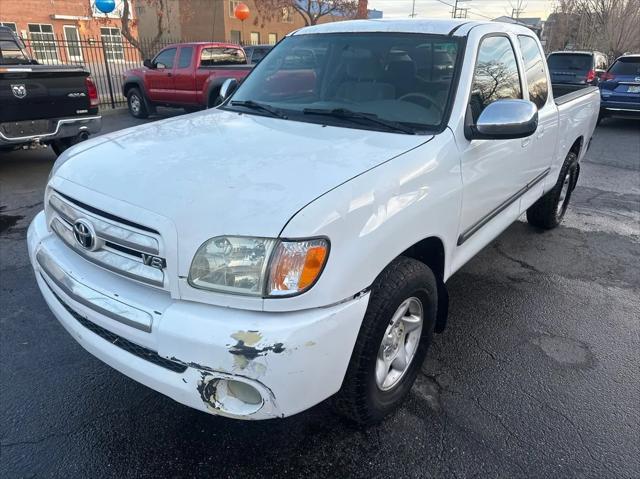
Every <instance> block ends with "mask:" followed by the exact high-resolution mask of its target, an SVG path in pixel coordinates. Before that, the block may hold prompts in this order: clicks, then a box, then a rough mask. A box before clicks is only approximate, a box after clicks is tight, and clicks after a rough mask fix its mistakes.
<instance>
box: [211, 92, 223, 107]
mask: <svg viewBox="0 0 640 479" xmlns="http://www.w3.org/2000/svg"><path fill="white" fill-rule="evenodd" d="M219 91H220V90H215V91H212V92H211V93H210V94H209V101H208V102H207V108H215V107H217V106H218V105H220V104H221V103H222V101H223V100H222V97H221V96H220V95H219Z"/></svg>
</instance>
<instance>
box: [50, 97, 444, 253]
mask: <svg viewBox="0 0 640 479" xmlns="http://www.w3.org/2000/svg"><path fill="white" fill-rule="evenodd" d="M431 138H432V136H417V135H416V136H413V135H405V134H395V133H381V132H377V131H368V130H358V129H349V128H338V127H323V126H322V125H316V124H311V123H303V122H295V121H287V120H281V119H276V118H269V117H263V116H257V115H247V114H238V113H234V112H226V111H223V110H208V111H204V112H199V113H195V114H191V115H185V116H181V117H176V118H171V119H168V120H163V121H158V122H155V123H149V124H146V125H144V126H138V127H134V128H130V129H127V130H122V131H120V132H116V133H111V134H106V135H103V136H100V137H98V138H95V139H93V140H89V141H87V142H83V143H81V144H79V145H77V146H76V147H74V148H73V149H71V150H69V151H68V154H66V155H65V156H64V157H62V158H61V162H60V164H59V165H56V169H55V176H56V177H61V178H64V179H66V180H68V181H70V182H73V183H75V184H77V185H81V186H83V187H84V188H88V189H91V190H94V191H96V192H97V193H100V194H101V195H104V196H106V197H108V198H113V199H115V200H120V201H122V202H126V203H128V204H131V205H134V206H136V207H139V208H142V209H146V210H148V211H151V212H154V213H156V214H157V215H160V216H162V217H165V218H167V219H169V220H170V221H171V222H173V223H174V225H175V227H176V229H177V232H178V235H179V236H180V237H181V238H186V237H188V238H190V240H191V241H195V242H198V241H199V242H202V241H204V240H206V239H208V238H211V237H213V236H217V235H222V234H228V235H249V236H267V237H276V236H278V235H279V233H280V231H281V230H282V228H283V227H284V226H285V224H286V223H287V221H288V220H289V219H290V218H291V217H292V216H293V215H294V214H295V213H296V212H297V211H299V210H300V209H301V208H303V207H304V206H305V205H307V204H308V203H310V202H311V201H313V200H314V199H316V198H317V197H318V196H320V195H322V194H324V193H326V192H327V191H329V190H331V189H332V188H335V187H336V186H338V185H340V184H342V183H344V182H345V181H348V180H349V179H351V178H353V177H354V176H357V175H359V174H361V173H363V172H365V171H367V170H368V169H370V168H373V167H375V166H376V165H379V164H380V163H382V162H385V161H388V160H390V159H392V158H394V157H396V156H398V155H400V154H402V153H404V152H406V151H408V150H410V149H412V148H415V147H416V146H418V145H420V144H422V143H425V142H427V141H429V140H430V139H431ZM78 199H79V200H81V201H82V198H78ZM92 206H94V207H97V208H100V209H102V210H105V211H108V210H109V205H92ZM149 226H152V225H149Z"/></svg>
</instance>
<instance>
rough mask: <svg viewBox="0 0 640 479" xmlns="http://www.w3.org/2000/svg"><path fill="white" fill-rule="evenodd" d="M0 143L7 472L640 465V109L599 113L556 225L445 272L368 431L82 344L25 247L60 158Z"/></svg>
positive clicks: (429, 471)
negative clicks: (187, 394) (226, 395)
mask: <svg viewBox="0 0 640 479" xmlns="http://www.w3.org/2000/svg"><path fill="white" fill-rule="evenodd" d="M163 113H165V114H174V113H173V112H170V111H167V112H163ZM175 113H177V112H175ZM165 116H166V115H165ZM138 123H141V121H140V120H134V119H132V118H131V117H129V115H128V114H127V113H126V112H125V111H120V112H116V113H111V114H108V115H107V116H106V117H105V128H104V131H105V132H106V131H113V130H117V129H121V128H124V127H128V126H132V125H135V124H138ZM0 155H1V156H0V297H1V300H0V304H1V308H0V375H1V378H0V394H1V396H0V416H1V432H0V434H1V438H0V450H1V458H0V476H2V477H65V478H68V477H97V476H101V477H119V478H120V477H256V476H276V477H280V476H290V475H295V476H301V475H304V476H309V477H505V478H512V477H580V478H583V477H594V478H613V477H615V478H637V477H640V399H639V397H640V366H639V364H640V363H639V351H640V321H639V320H640V317H639V311H640V294H639V293H640V273H639V271H640V247H639V244H640V122H637V121H636V122H634V121H623V120H616V119H611V120H606V121H604V122H603V123H602V125H601V126H600V127H598V129H597V130H596V134H595V136H594V139H593V143H592V145H591V148H590V150H589V152H588V153H587V156H586V159H585V161H584V162H583V164H582V170H581V176H580V181H579V183H578V187H577V189H576V190H575V193H574V196H573V198H572V204H571V205H570V207H569V211H568V213H567V216H566V217H565V220H564V223H563V224H562V225H561V226H560V227H559V228H557V229H555V230H553V231H550V232H541V231H538V230H535V229H534V228H532V227H530V226H529V225H528V224H527V223H526V222H524V221H519V222H517V223H515V224H513V225H512V226H511V227H510V228H509V229H508V230H507V231H506V232H504V233H503V234H502V235H501V236H500V237H499V238H498V239H497V240H496V241H494V242H493V243H492V244H491V245H490V246H488V247H487V248H486V249H485V250H484V251H483V252H482V253H480V254H479V255H478V256H477V257H476V258H474V259H473V260H472V261H471V262H470V263H468V264H467V265H466V266H465V267H463V268H462V270H460V271H459V272H458V273H456V275H455V276H453V277H452V278H451V279H450V280H449V282H448V286H449V292H450V300H451V309H450V315H449V325H448V328H447V330H446V331H445V332H444V334H442V335H438V336H436V338H435V340H434V344H433V346H432V348H431V350H430V352H429V355H428V359H427V361H426V362H425V363H424V365H423V367H422V374H421V375H420V376H419V378H418V380H417V383H416V385H415V386H414V388H413V390H412V392H411V394H410V396H409V399H408V400H407V401H406V402H405V403H404V405H403V406H402V407H401V409H400V410H399V411H398V412H397V413H396V414H394V415H393V416H392V417H390V418H389V419H388V420H386V421H385V422H384V423H382V424H381V425H379V426H375V427H371V428H368V429H361V428H356V427H354V426H352V425H350V424H348V423H346V422H344V421H343V420H342V419H340V418H338V417H336V416H334V415H333V413H332V411H331V409H330V408H329V406H328V405H327V404H324V403H323V404H320V405H318V406H317V407H315V408H313V409H312V410H309V411H307V412H304V413H302V414H299V415H297V416H293V417H289V418H286V419H282V420H271V421H267V422H238V421H233V420H229V419H224V418H219V417H214V416H209V415H206V414H204V413H201V412H197V411H195V410H191V409H189V408H187V407H185V406H182V405H180V404H178V403H175V402H173V401H172V400H171V399H168V398H166V397H164V396H162V395H160V394H158V393H155V392H153V391H151V390H150V389H147V388H146V387H144V386H142V385H140V384H138V383H136V382H134V381H132V380H130V379H128V378H127V377H125V376H123V375H121V374H119V373H117V372H115V371H113V370H112V369H110V368H109V367H108V366H106V365H105V364H103V363H101V362H100V361H98V360H97V359H95V358H93V357H92V356H91V355H89V354H88V353H86V352H85V351H84V350H83V349H82V348H81V347H80V346H79V345H78V344H76V342H75V341H74V340H73V339H72V338H71V337H70V336H69V335H68V334H67V333H66V332H65V331H64V330H63V328H62V326H60V325H59V324H58V322H57V321H56V320H55V318H54V317H53V315H52V314H51V313H50V312H49V310H48V308H47V306H46V305H45V302H44V300H43V299H42V297H41V296H40V293H39V292H38V289H37V286H36V282H35V278H34V275H33V271H32V269H31V266H30V265H29V262H28V258H27V253H26V242H25V237H26V230H27V226H28V224H29V221H30V220H31V219H32V218H33V216H34V215H35V214H36V213H37V212H38V211H40V210H41V209H42V207H43V205H42V196H43V190H44V186H45V183H46V180H47V175H48V173H49V171H50V169H51V166H52V164H53V161H54V155H53V153H52V152H51V151H50V150H49V149H47V150H31V151H19V152H13V153H8V154H0ZM514 161H515V159H514ZM300 394H304V391H300Z"/></svg>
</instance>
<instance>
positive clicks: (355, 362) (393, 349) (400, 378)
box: [334, 257, 438, 424]
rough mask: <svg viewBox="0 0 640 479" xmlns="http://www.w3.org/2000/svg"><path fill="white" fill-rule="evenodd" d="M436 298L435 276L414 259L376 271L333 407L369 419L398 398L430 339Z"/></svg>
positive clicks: (390, 409) (381, 415) (387, 409)
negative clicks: (347, 365)
mask: <svg viewBox="0 0 640 479" xmlns="http://www.w3.org/2000/svg"><path fill="white" fill-rule="evenodd" d="M437 304H438V296H437V284H436V279H435V276H434V275H433V273H432V271H431V270H430V269H429V268H428V267H427V266H426V265H424V264H423V263H421V262H419V261H416V260H414V259H411V258H406V257H399V258H397V259H396V260H394V261H393V262H392V263H391V264H390V265H389V266H387V268H386V269H385V270H384V271H383V272H382V273H381V274H380V276H378V278H377V279H376V281H375V282H374V285H373V286H372V289H371V298H370V300H369V306H368V307H367V312H366V314H365V317H364V319H363V321H362V326H361V327H360V333H359V334H358V339H357V340H356V344H355V347H354V350H353V353H352V355H351V360H350V362H349V367H348V369H347V374H346V376H345V379H344V382H343V384H342V388H341V390H340V391H339V392H338V393H337V395H336V396H335V398H334V406H335V408H336V409H337V410H338V412H339V413H341V414H342V415H344V416H346V417H347V418H348V419H351V420H353V421H354V422H357V423H360V424H372V423H375V422H379V421H381V420H382V419H383V418H384V417H385V416H387V415H388V414H390V413H391V412H393V411H394V410H395V409H396V408H397V407H398V406H399V405H400V404H401V403H402V401H403V400H404V398H405V396H406V395H407V394H408V393H409V390H410V389H411V386H412V385H413V383H414V381H415V378H416V375H417V374H418V372H419V371H420V366H421V365H422V362H423V361H424V358H425V356H426V354H427V349H428V347H429V344H430V343H431V338H432V336H433V329H434V326H435V319H436V309H437Z"/></svg>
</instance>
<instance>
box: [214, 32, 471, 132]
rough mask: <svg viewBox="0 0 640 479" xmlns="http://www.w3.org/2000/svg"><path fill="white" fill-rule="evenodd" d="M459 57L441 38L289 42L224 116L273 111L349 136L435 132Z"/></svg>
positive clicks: (368, 36)
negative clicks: (355, 132)
mask: <svg viewBox="0 0 640 479" xmlns="http://www.w3.org/2000/svg"><path fill="white" fill-rule="evenodd" d="M458 52H459V45H458V40H457V39H453V38H451V37H446V36H440V35H425V34H415V33H325V34H303V35H293V36H291V37H287V38H286V39H284V40H283V41H282V42H281V43H280V44H278V46H277V47H275V48H274V50H273V51H272V52H271V53H269V55H267V56H266V57H265V58H264V60H262V61H261V62H260V63H259V64H258V65H257V66H256V67H255V69H254V71H253V72H252V73H251V74H250V75H249V76H248V77H247V79H246V80H245V81H244V82H243V83H242V84H241V85H240V87H239V88H238V90H237V91H236V92H235V93H234V95H233V97H232V98H231V101H230V102H229V103H228V104H227V105H226V106H225V107H224V108H226V109H231V110H234V111H243V112H246V113H254V114H268V111H267V110H265V109H264V107H270V108H271V109H272V110H274V109H276V110H277V112H278V113H279V115H278V116H281V117H282V116H285V117H287V118H291V119H294V120H299V121H309V122H316V123H323V124H333V125H338V126H347V127H351V128H363V129H374V130H379V129H382V130H387V131H391V130H392V131H395V132H399V133H416V132H419V131H421V130H434V129H437V128H439V127H440V126H441V124H442V122H443V121H444V119H445V117H446V115H445V112H446V111H447V107H448V104H449V97H450V93H451V88H452V84H453V78H454V72H455V71H456V65H457V62H458ZM271 113H272V114H273V111H272V112H271Z"/></svg>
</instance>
